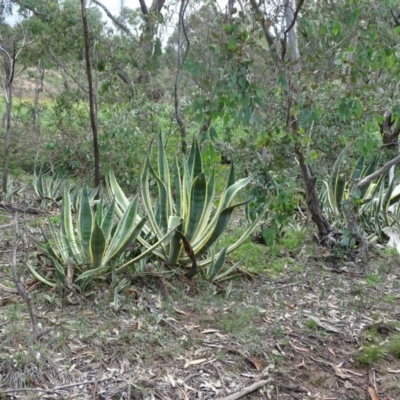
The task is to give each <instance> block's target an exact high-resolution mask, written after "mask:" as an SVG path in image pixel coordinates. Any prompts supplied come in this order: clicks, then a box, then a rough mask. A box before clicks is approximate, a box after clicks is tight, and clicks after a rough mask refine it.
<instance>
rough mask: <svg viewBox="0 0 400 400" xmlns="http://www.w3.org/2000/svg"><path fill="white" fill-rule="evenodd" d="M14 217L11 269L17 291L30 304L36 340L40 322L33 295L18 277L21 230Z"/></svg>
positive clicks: (30, 314)
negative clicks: (18, 251) (32, 298)
mask: <svg viewBox="0 0 400 400" xmlns="http://www.w3.org/2000/svg"><path fill="white" fill-rule="evenodd" d="M13 219H14V229H15V243H14V248H13V253H12V261H11V270H12V275H13V280H14V283H15V287H16V288H17V292H18V294H19V295H20V296H21V297H22V298H23V299H24V301H25V303H26V305H27V306H28V311H29V316H30V318H31V323H32V336H33V340H34V341H36V340H37V339H38V323H37V320H36V314H35V311H34V310H33V306H32V300H31V296H30V295H29V293H27V292H26V290H25V286H24V285H23V284H22V282H21V280H20V279H19V278H18V275H17V248H18V241H19V232H18V223H17V216H16V215H15V214H14V218H13Z"/></svg>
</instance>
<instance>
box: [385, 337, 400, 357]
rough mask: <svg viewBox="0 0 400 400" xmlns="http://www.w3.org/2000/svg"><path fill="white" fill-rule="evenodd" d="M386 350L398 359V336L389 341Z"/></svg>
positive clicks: (399, 344) (399, 353)
mask: <svg viewBox="0 0 400 400" xmlns="http://www.w3.org/2000/svg"><path fill="white" fill-rule="evenodd" d="M387 349H388V352H389V353H390V354H391V355H392V356H393V357H396V358H398V359H400V335H396V336H394V337H393V338H392V339H390V340H389V343H388V344H387Z"/></svg>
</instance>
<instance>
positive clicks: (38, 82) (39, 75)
mask: <svg viewBox="0 0 400 400" xmlns="http://www.w3.org/2000/svg"><path fill="white" fill-rule="evenodd" d="M43 78H44V69H43V68H42V67H41V65H40V60H39V61H38V65H37V71H36V78H35V97H34V101H33V129H34V132H35V136H36V138H37V137H38V136H39V133H40V121H39V96H40V93H41V92H42V91H43Z"/></svg>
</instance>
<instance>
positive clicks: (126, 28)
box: [92, 0, 133, 37]
mask: <svg viewBox="0 0 400 400" xmlns="http://www.w3.org/2000/svg"><path fill="white" fill-rule="evenodd" d="M92 2H93V3H94V4H97V5H98V6H99V7H100V8H102V9H103V11H104V12H105V13H106V14H107V17H108V18H110V19H111V21H112V22H113V23H114V24H115V25H117V26H118V28H120V29H122V30H123V31H124V32H125V33H127V34H128V35H129V36H132V37H133V35H132V32H131V31H130V30H129V28H128V27H127V26H126V25H125V24H123V23H122V22H121V21H118V19H117V18H115V17H114V15H112V14H111V12H110V10H109V9H108V8H107V7H106V6H105V5H104V4H103V3H100V1H98V0H92Z"/></svg>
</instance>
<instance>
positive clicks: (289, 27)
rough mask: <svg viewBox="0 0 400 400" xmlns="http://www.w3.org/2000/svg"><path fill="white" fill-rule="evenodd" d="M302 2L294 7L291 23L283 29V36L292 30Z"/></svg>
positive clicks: (301, 0) (302, 0)
mask: <svg viewBox="0 0 400 400" xmlns="http://www.w3.org/2000/svg"><path fill="white" fill-rule="evenodd" d="M303 3H304V0H300V1H299V4H298V5H297V7H296V11H295V12H294V14H293V19H292V23H291V24H290V25H289V26H288V27H287V28H286V29H285V32H283V33H284V34H285V35H286V34H287V33H288V32H289V31H290V30H291V29H292V28H293V26H294V24H295V23H296V19H297V15H298V14H299V11H300V8H301V6H302V5H303Z"/></svg>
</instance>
